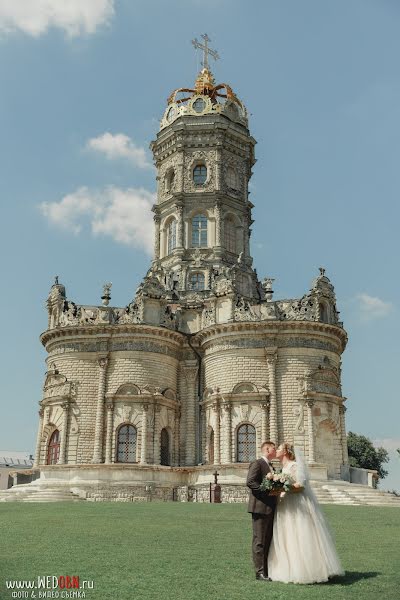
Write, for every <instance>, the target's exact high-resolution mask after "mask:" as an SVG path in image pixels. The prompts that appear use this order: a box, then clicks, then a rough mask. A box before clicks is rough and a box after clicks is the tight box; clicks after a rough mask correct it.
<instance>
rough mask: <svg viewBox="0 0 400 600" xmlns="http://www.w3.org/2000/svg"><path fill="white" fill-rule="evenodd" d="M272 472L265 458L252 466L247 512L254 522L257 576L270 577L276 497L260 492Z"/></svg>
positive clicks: (248, 483)
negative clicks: (269, 552) (269, 558)
mask: <svg viewBox="0 0 400 600" xmlns="http://www.w3.org/2000/svg"><path fill="white" fill-rule="evenodd" d="M270 471H272V469H271V467H270V466H269V464H268V463H267V461H266V460H265V459H264V458H259V459H258V460H255V461H253V462H252V463H251V464H250V467H249V472H248V474H247V482H246V483H247V487H249V488H250V495H249V503H248V507H247V512H250V513H252V520H253V562H254V567H255V569H256V574H262V573H264V575H268V562H267V559H268V550H269V547H270V544H271V540H272V527H273V522H274V513H275V507H276V496H269V495H268V493H267V492H263V491H261V490H260V484H261V482H262V481H263V479H264V477H265V476H266V475H267V473H269V472H270Z"/></svg>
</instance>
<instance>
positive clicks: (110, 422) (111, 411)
mask: <svg viewBox="0 0 400 600" xmlns="http://www.w3.org/2000/svg"><path fill="white" fill-rule="evenodd" d="M106 408H107V429H106V463H107V464H108V465H109V464H111V463H112V462H113V460H112V456H111V453H112V440H113V429H114V428H113V422H114V419H113V416H114V404H113V403H112V402H109V403H108V404H107V405H106Z"/></svg>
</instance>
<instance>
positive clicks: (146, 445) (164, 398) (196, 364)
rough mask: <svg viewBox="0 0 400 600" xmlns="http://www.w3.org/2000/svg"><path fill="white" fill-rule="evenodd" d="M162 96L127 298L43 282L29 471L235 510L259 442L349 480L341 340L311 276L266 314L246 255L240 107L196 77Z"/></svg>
mask: <svg viewBox="0 0 400 600" xmlns="http://www.w3.org/2000/svg"><path fill="white" fill-rule="evenodd" d="M202 37H203V42H201V43H200V42H198V41H197V40H195V41H194V45H195V46H196V47H199V48H201V49H202V51H203V52H204V59H203V68H202V70H201V71H200V73H199V74H198V76H197V78H196V80H195V82H194V85H193V86H192V87H184V88H180V89H177V90H174V91H173V92H172V93H171V94H170V96H169V98H168V101H167V105H166V107H165V110H164V114H163V117H162V119H161V123H160V127H159V131H158V133H157V135H156V139H155V140H154V141H153V142H152V143H151V150H152V153H153V157H154V164H155V166H156V169H157V177H156V179H157V203H156V204H155V205H154V206H153V209H152V210H153V213H154V258H153V260H152V262H151V264H150V266H149V269H148V271H147V273H146V275H145V276H144V278H143V280H142V282H141V283H140V285H139V287H138V289H137V291H136V294H135V297H134V298H133V299H132V300H131V301H130V302H128V303H127V305H126V306H125V307H116V306H112V303H111V284H105V285H104V291H103V296H102V304H101V305H100V306H87V305H81V304H79V302H78V301H77V299H71V298H69V297H68V294H67V291H66V288H65V286H64V285H63V284H62V282H60V281H59V279H58V277H56V280H55V283H54V285H53V286H52V287H51V290H50V293H49V295H48V299H47V310H48V327H47V330H46V331H44V332H43V333H42V334H41V337H40V340H41V343H42V344H43V346H44V347H45V349H46V352H47V360H46V362H47V367H46V369H47V372H46V377H45V381H44V387H43V397H42V399H41V401H40V403H39V404H40V407H39V426H38V434H37V444H36V452H35V463H34V467H35V468H36V469H37V471H38V472H40V481H41V482H44V483H46V484H47V485H49V486H51V485H52V486H53V487H55V486H60V488H61V487H63V488H65V489H68V490H69V492H72V493H74V494H77V495H79V496H80V497H84V498H86V499H88V500H120V501H124V500H126V501H141V500H142V501H144V500H148V499H149V498H150V499H152V498H153V499H162V500H182V501H184V500H186V501H187V500H192V501H208V499H209V483H210V481H212V478H213V477H212V474H213V472H214V471H216V470H217V471H218V475H219V478H220V479H219V482H220V483H221V485H222V501H226V502H228V501H229V502H236V501H237V502H240V501H243V500H245V498H246V497H247V488H246V486H245V477H246V473H247V469H248V465H249V461H251V460H253V459H254V458H255V457H256V456H257V455H258V452H259V447H260V445H261V443H262V442H263V441H265V440H268V439H269V440H272V441H274V442H275V443H276V444H278V443H281V442H283V441H288V442H290V443H294V444H295V445H297V446H299V447H301V448H302V449H303V452H304V454H305V456H306V458H307V461H308V465H309V468H310V472H311V477H312V479H313V480H317V481H327V480H328V479H336V480H337V479H340V478H341V477H342V476H343V473H345V472H346V469H348V456H347V442H346V428H345V410H346V408H345V400H346V398H345V397H344V396H343V395H342V389H341V355H342V353H343V351H344V349H345V347H346V342H347V335H346V332H345V330H344V328H343V324H342V322H341V321H340V320H339V313H338V311H337V307H336V298H335V292H334V287H333V285H332V283H331V282H330V280H329V278H328V277H327V275H326V273H325V270H324V269H323V268H320V269H319V274H318V275H317V274H316V275H317V276H316V277H315V279H314V280H313V281H312V284H311V287H310V289H309V291H307V292H306V293H305V294H304V295H303V296H302V297H301V298H289V299H280V300H279V299H275V298H274V292H273V279H271V278H268V277H264V278H262V279H260V278H259V276H258V274H257V272H256V270H255V268H254V264H253V259H252V256H251V243H250V242H251V226H252V223H253V220H252V209H253V206H254V205H253V204H252V202H251V201H250V199H249V190H248V187H249V181H250V178H251V176H252V168H253V166H254V164H255V152H254V148H255V144H256V141H255V139H254V138H253V137H252V135H251V133H250V130H249V122H248V113H247V110H246V107H245V105H244V104H243V102H242V101H241V100H240V99H239V97H238V96H237V95H236V93H235V91H234V90H232V88H231V87H230V86H229V85H228V84H227V83H217V82H216V80H215V79H214V76H213V74H212V72H211V70H210V67H209V63H208V61H209V56H212V57H214V58H217V57H218V56H217V54H216V52H215V51H213V50H211V49H210V48H209V46H208V42H209V41H210V40H209V38H208V37H207V36H206V35H204V36H202Z"/></svg>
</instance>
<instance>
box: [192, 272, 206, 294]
mask: <svg viewBox="0 0 400 600" xmlns="http://www.w3.org/2000/svg"><path fill="white" fill-rule="evenodd" d="M204 287H205V286H204V273H192V274H191V275H190V289H191V290H204Z"/></svg>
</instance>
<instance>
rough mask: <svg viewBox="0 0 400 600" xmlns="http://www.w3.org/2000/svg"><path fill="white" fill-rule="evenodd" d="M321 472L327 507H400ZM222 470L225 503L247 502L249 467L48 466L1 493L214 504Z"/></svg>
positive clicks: (317, 482) (23, 497)
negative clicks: (215, 483)
mask: <svg viewBox="0 0 400 600" xmlns="http://www.w3.org/2000/svg"><path fill="white" fill-rule="evenodd" d="M319 467H320V466H318V468H317V469H316V470H314V472H313V471H312V472H311V477H312V479H311V485H312V488H313V490H314V492H315V494H316V496H317V498H318V501H319V502H320V503H321V504H341V505H353V506H398V507H400V497H397V496H395V495H394V494H390V493H388V492H382V491H381V490H379V489H374V488H371V487H368V486H365V485H356V484H353V483H348V482H346V481H342V480H333V479H327V478H326V477H325V478H323V477H321V476H322V475H323V470H322V469H321V468H319ZM216 469H217V471H218V474H219V477H218V481H219V483H220V485H221V499H222V502H224V503H245V502H247V498H248V488H247V487H246V485H245V481H246V474H247V469H248V465H247V464H230V465H199V466H197V467H164V466H159V465H127V464H124V465H122V464H121V465H116V464H112V465H105V464H86V465H56V466H44V467H41V468H40V477H39V478H38V479H36V480H35V481H33V482H32V483H24V484H19V485H14V486H13V487H12V488H10V489H8V490H5V491H4V492H0V502H15V501H16V502H18V501H22V502H57V501H83V500H85V501H89V502H99V501H100V502H104V501H111V502H151V501H164V502H167V501H176V502H209V500H210V487H209V486H210V483H211V482H212V481H213V480H214V478H213V473H214V471H215V470H216ZM316 476H317V477H318V478H317V477H316Z"/></svg>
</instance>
